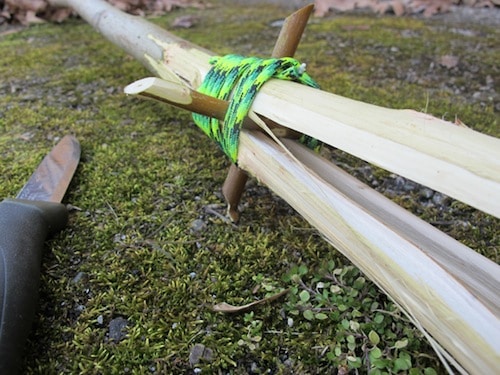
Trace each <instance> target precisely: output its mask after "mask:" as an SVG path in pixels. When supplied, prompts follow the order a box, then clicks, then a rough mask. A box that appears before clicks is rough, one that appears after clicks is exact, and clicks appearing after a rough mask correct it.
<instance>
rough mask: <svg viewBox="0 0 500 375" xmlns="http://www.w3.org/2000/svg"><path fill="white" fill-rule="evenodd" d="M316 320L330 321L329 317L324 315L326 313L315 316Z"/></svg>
mask: <svg viewBox="0 0 500 375" xmlns="http://www.w3.org/2000/svg"><path fill="white" fill-rule="evenodd" d="M314 317H315V318H316V319H318V320H325V319H328V315H326V314H324V313H317V314H316V315H315V316H314Z"/></svg>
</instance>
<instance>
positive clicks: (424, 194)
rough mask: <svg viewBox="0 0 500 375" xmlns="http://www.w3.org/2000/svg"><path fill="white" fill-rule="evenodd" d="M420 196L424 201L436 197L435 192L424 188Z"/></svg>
mask: <svg viewBox="0 0 500 375" xmlns="http://www.w3.org/2000/svg"><path fill="white" fill-rule="evenodd" d="M418 194H419V195H420V197H422V198H424V199H431V198H432V196H433V195H434V191H433V190H431V189H429V188H426V187H424V188H422V189H420V191H419V192H418Z"/></svg>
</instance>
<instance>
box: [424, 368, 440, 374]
mask: <svg viewBox="0 0 500 375" xmlns="http://www.w3.org/2000/svg"><path fill="white" fill-rule="evenodd" d="M424 375H437V372H436V370H434V369H433V368H432V367H426V368H425V370H424Z"/></svg>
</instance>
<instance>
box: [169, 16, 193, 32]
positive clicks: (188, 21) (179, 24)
mask: <svg viewBox="0 0 500 375" xmlns="http://www.w3.org/2000/svg"><path fill="white" fill-rule="evenodd" d="M199 21H200V18H199V17H196V16H193V15H189V14H188V15H185V16H180V17H177V18H176V19H175V20H174V22H172V27H176V28H184V29H189V28H191V27H193V26H195V25H196V24H197V23H198V22H199Z"/></svg>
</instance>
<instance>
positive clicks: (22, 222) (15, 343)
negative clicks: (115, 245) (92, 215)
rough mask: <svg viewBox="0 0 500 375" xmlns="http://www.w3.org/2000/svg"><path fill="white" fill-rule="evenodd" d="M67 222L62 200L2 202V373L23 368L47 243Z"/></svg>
mask: <svg viewBox="0 0 500 375" xmlns="http://www.w3.org/2000/svg"><path fill="white" fill-rule="evenodd" d="M67 222H68V211H67V209H66V207H65V206H64V205H63V204H60V203H53V202H42V201H30V200H20V199H5V200H4V201H3V202H1V203H0V374H15V373H17V371H19V366H20V364H21V361H22V354H23V350H24V344H25V341H26V339H27V337H28V335H29V333H30V331H31V324H32V321H33V318H34V316H35V312H36V309H37V306H38V288H39V282H40V265H41V258H42V250H43V244H44V242H45V239H46V238H47V236H48V235H50V234H53V233H55V232H57V231H58V230H61V229H62V228H63V227H64V226H65V225H66V224H67Z"/></svg>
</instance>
